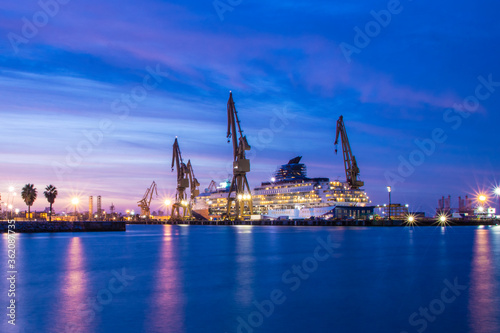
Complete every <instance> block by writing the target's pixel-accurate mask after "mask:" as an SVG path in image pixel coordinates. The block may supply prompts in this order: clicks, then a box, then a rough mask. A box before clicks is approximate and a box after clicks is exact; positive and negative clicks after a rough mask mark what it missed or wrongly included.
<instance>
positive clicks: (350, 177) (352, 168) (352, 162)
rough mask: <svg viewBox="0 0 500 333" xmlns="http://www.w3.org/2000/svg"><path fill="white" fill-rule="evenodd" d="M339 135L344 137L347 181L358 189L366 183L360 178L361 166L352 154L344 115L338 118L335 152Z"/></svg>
mask: <svg viewBox="0 0 500 333" xmlns="http://www.w3.org/2000/svg"><path fill="white" fill-rule="evenodd" d="M339 136H340V137H341V139H342V152H343V155H344V168H345V176H346V180H347V183H348V184H349V185H350V186H351V188H352V189H358V188H360V187H361V186H363V185H364V184H365V183H364V182H362V181H361V180H359V168H358V164H357V163H356V157H354V155H353V154H352V151H351V145H350V144H349V139H348V138H347V132H346V129H345V125H344V117H343V116H340V117H339V119H338V120H337V133H336V134H335V154H337V145H338V141H339Z"/></svg>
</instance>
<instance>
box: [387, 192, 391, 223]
mask: <svg viewBox="0 0 500 333" xmlns="http://www.w3.org/2000/svg"><path fill="white" fill-rule="evenodd" d="M391 191H392V188H391V187H390V186H387V192H389V221H390V220H391Z"/></svg>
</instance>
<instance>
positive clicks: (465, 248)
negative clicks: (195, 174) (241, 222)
mask: <svg viewBox="0 0 500 333" xmlns="http://www.w3.org/2000/svg"><path fill="white" fill-rule="evenodd" d="M329 236H330V239H331V241H332V242H333V243H334V244H335V245H336V247H335V248H334V253H333V254H332V257H331V258H330V259H328V260H326V261H324V262H320V263H318V269H317V270H315V271H314V272H312V273H311V274H310V276H309V277H308V278H307V279H306V280H303V281H301V284H300V288H298V289H297V291H294V292H291V291H290V286H291V285H290V284H287V283H284V282H283V280H282V275H283V273H284V272H285V271H286V270H289V269H291V267H292V266H294V265H300V264H301V263H302V262H303V260H304V259H305V258H308V257H311V256H312V255H313V253H314V249H315V248H316V247H317V246H318V244H319V243H318V239H319V238H320V239H323V240H325V241H326V240H327V238H328V237H329ZM0 242H1V243H0V248H1V249H3V250H4V251H5V249H7V246H6V244H7V243H6V237H4V236H3V237H1V238H0ZM18 247H19V248H20V249H23V252H24V255H23V256H20V257H19V260H20V263H19V267H20V269H21V271H20V275H22V277H23V280H20V281H19V289H20V290H22V293H20V294H19V304H20V309H21V308H22V311H19V318H18V319H19V323H20V326H19V327H22V326H24V327H28V323H29V330H28V331H29V332H64V331H65V328H66V326H67V324H68V323H69V324H73V325H75V326H76V330H74V332H113V331H116V332H180V333H182V332H189V333H191V332H195V333H197V332H203V333H205V332H236V331H237V325H238V322H237V321H236V318H237V317H241V318H247V317H248V315H249V314H251V313H252V312H254V311H256V308H255V305H254V301H258V302H263V301H265V300H267V299H268V298H269V295H270V292H271V291H272V290H273V289H276V288H278V289H280V290H282V291H283V292H284V293H285V296H286V302H284V303H283V304H282V305H280V306H276V309H275V312H274V314H273V315H272V316H269V318H268V317H266V318H265V319H264V321H263V324H262V325H261V326H260V327H259V328H258V329H255V331H254V332H255V333H261V332H266V333H267V332H269V333H271V332H272V333H280V332H333V331H334V332H340V333H343V332H361V331H369V332H384V333H385V332H401V331H407V332H416V331H417V330H416V328H415V327H412V326H411V325H410V324H409V322H408V318H409V316H410V315H411V314H412V313H413V312H414V311H418V309H419V307H425V306H429V303H430V302H431V301H432V300H433V299H435V298H436V297H438V296H439V293H440V292H441V290H442V289H443V287H444V285H443V280H444V279H448V280H450V281H453V280H454V278H455V277H457V278H458V281H459V283H460V284H463V285H467V286H469V288H468V290H466V291H464V292H463V294H462V295H461V296H460V297H458V298H457V300H456V302H454V303H453V304H450V305H449V306H448V305H447V307H446V311H444V312H443V313H442V314H441V315H440V316H439V317H438V318H437V319H436V320H435V321H434V322H432V323H429V327H428V329H427V330H426V332H468V331H469V332H480V333H482V332H498V331H499V328H500V326H499V323H500V313H499V309H500V298H499V296H498V294H499V293H500V290H499V286H498V284H499V283H500V227H493V228H483V229H478V228H474V227H454V228H453V229H448V228H446V229H442V228H432V227H430V228H422V227H413V228H346V227H338V228H335V227H332V228H328V227H325V228H318V227H311V228H309V227H257V226H253V227H247V226H244V227H233V226H218V227H214V226H168V225H167V226H159V225H148V226H136V225H134V226H128V230H127V232H125V233H109V234H106V233H82V234H70V233H68V234H55V235H48V234H40V235H19V236H18ZM0 267H1V268H2V269H5V262H2V263H1V264H0ZM122 267H123V268H125V269H126V271H127V272H128V273H129V274H132V275H134V276H135V279H134V280H133V281H131V282H130V283H129V284H128V285H127V286H126V287H125V288H124V289H123V291H122V292H120V293H117V294H115V295H113V297H114V298H113V301H112V302H110V303H109V304H107V305H106V306H104V307H103V309H102V311H97V312H95V318H94V319H93V320H91V321H86V320H85V316H82V313H80V312H81V311H79V307H81V306H82V304H87V299H88V298H90V297H95V296H96V295H97V293H98V291H99V290H100V289H102V288H106V286H107V283H108V281H109V280H110V279H111V278H112V277H113V274H112V273H111V272H112V271H113V270H117V271H120V270H121V268H122ZM41 278H43V285H42V284H41V283H37V281H39V280H40V279H41ZM6 287H7V284H6V281H2V280H0V288H1V290H0V292H2V293H3V291H2V290H5V288H6ZM5 299H6V298H5V296H2V298H1V300H2V302H4V301H5ZM8 329H10V328H9V327H7V326H6V324H5V322H2V323H0V332H8ZM69 332H71V330H70V331H69Z"/></svg>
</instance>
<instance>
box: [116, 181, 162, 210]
mask: <svg viewBox="0 0 500 333" xmlns="http://www.w3.org/2000/svg"><path fill="white" fill-rule="evenodd" d="M154 194H156V196H157V197H158V190H157V186H156V183H155V182H154V181H153V183H152V184H151V186H150V187H148V188H147V189H146V193H144V196H143V197H142V199H141V200H140V201H138V202H137V203H138V204H139V207H141V216H146V219H149V217H150V215H151V210H150V207H151V200H153V195H154ZM113 208H114V206H113Z"/></svg>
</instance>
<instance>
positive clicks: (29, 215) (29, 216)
mask: <svg viewBox="0 0 500 333" xmlns="http://www.w3.org/2000/svg"><path fill="white" fill-rule="evenodd" d="M30 207H31V206H28V221H31V214H30Z"/></svg>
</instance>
